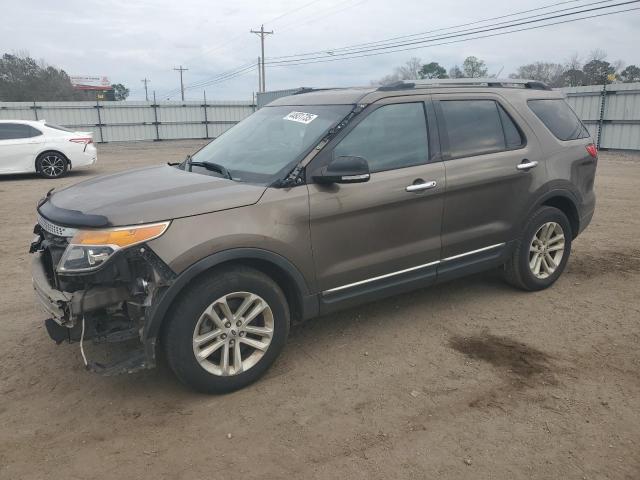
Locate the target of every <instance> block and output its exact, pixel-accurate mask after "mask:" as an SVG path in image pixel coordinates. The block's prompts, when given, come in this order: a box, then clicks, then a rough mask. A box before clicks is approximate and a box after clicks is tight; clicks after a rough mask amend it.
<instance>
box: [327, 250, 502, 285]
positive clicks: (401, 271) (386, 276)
mask: <svg viewBox="0 0 640 480" xmlns="http://www.w3.org/2000/svg"><path fill="white" fill-rule="evenodd" d="M504 245H506V242H502V243H496V244H495V245H489V246H488V247H483V248H478V249H477V250H471V251H469V252H465V253H461V254H459V255H454V256H452V257H447V258H444V259H442V260H436V261H435V262H429V263H425V264H423V265H418V266H415V267H410V268H405V269H404V270H398V271H397V272H391V273H386V274H384V275H379V276H377V277H371V278H367V279H365V280H360V281H359V282H354V283H349V284H347V285H341V286H339V287H335V288H330V289H329V290H324V291H323V292H322V295H326V294H327V293H334V292H339V291H340V290H344V289H346V288H351V287H357V286H359V285H364V284H366V283H370V282H375V281H376V280H382V279H383V278H389V277H393V276H396V275H401V274H403V273H408V272H412V271H414V270H419V269H421V268H427V267H433V266H435V265H438V264H440V263H444V262H449V261H451V260H457V259H458V258H462V257H466V256H468V255H473V254H475V253H480V252H485V251H487V250H491V249H494V248H498V247H502V246H504Z"/></svg>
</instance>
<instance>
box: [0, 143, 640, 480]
mask: <svg viewBox="0 0 640 480" xmlns="http://www.w3.org/2000/svg"><path fill="white" fill-rule="evenodd" d="M200 144H201V143H199V142H197V141H191V142H188V141H180V142H162V143H133V144H107V145H100V146H99V164H98V166H97V168H94V169H92V170H88V171H84V172H81V171H78V172H73V173H72V174H71V175H70V176H69V177H67V178H65V179H62V180H56V181H54V180H44V179H39V178H36V177H33V176H19V177H18V176H15V177H5V178H2V179H0V200H1V201H0V217H1V218H2V228H1V229H0V271H2V272H3V273H4V275H3V276H2V278H1V279H0V305H2V308H1V309H0V324H1V325H2V330H1V331H0V351H1V352H2V353H1V361H0V425H1V427H0V478H2V479H44V478H65V479H72V478H81V479H85V478H92V479H106V478H117V477H119V478H124V479H133V478H154V479H183V478H184V479H190V480H191V479H200V478H202V479H204V478H223V477H227V478H229V477H230V476H232V475H242V476H243V477H245V478H264V479H273V478H326V479H334V478H337V477H338V476H340V477H342V478H346V479H360V478H361V479H375V478H394V479H404V478H411V479H413V478H443V479H466V478H468V479H474V480H475V479H479V478H480V479H482V478H492V479H510V480H513V479H558V478H563V479H572V478H575V479H585V478H586V479H605V478H612V479H613V478H615V479H638V478H640V348H639V345H640V295H639V294H640V242H639V240H638V238H639V237H640V213H639V211H638V209H639V207H640V188H638V185H640V157H638V156H632V155H624V154H614V153H606V152H603V153H602V154H601V157H600V163H599V167H598V178H597V182H596V188H597V192H598V207H597V209H596V215H595V217H594V220H593V222H592V224H591V226H590V227H589V229H587V231H586V232H585V233H584V234H583V235H582V236H580V237H579V238H578V239H577V241H576V242H575V243H574V251H573V253H572V256H571V259H570V261H569V265H568V270H567V271H566V272H565V274H564V275H563V276H562V277H561V278H560V280H559V281H558V282H557V283H556V285H555V286H554V287H553V288H551V289H549V290H546V291H543V292H538V293H523V292H520V291H517V290H514V289H512V288H510V287H508V286H506V285H505V284H503V283H502V282H501V281H500V279H499V278H498V276H497V275H496V274H495V273H487V274H482V275H476V276H473V277H469V278H466V279H462V280H459V281H455V282H451V283H447V284H443V285H440V286H436V287H434V288H431V289H428V290H421V291H417V292H415V293H411V294H407V295H403V296H399V297H396V298H392V299H389V300H384V301H380V302H377V303H372V304H369V305H367V306H365V307H362V308H360V309H353V310H348V311H345V312H343V313H340V314H336V315H331V316H327V317H324V318H319V319H316V320H313V321H310V322H307V323H305V324H303V325H301V326H299V327H296V328H294V329H293V331H292V334H291V337H290V340H289V343H288V346H287V348H286V349H285V351H284V354H283V355H282V356H281V358H280V359H279V360H278V361H277V362H276V364H275V365H274V366H273V367H272V369H271V370H270V371H269V372H268V374H267V375H266V377H264V378H263V379H262V380H261V381H259V382H258V383H257V384H255V385H253V386H251V387H249V388H246V389H244V390H242V391H239V392H236V393H233V394H230V395H225V396H204V395H199V394H195V393H193V392H191V391H189V390H186V389H185V388H184V387H182V386H181V385H180V384H178V382H177V381H176V380H175V379H174V378H173V377H172V375H171V374H170V372H168V370H167V369H166V368H163V367H161V368H158V369H156V370H154V371H148V372H143V373H138V374H135V375H131V376H119V377H110V378H104V377H100V376H97V375H95V374H91V373H88V372H86V371H84V370H83V368H82V367H81V363H80V362H81V359H80V352H79V349H78V348H77V345H60V346H56V345H55V344H54V343H53V342H52V341H50V340H49V338H48V337H47V334H46V332H45V330H44V328H43V325H42V320H43V314H41V313H40V311H39V310H38V308H37V307H36V306H35V301H34V299H33V295H32V291H31V285H30V273H29V260H30V259H29V255H28V254H27V253H26V251H27V248H28V244H29V241H30V239H31V229H32V228H33V223H34V212H35V205H36V201H37V200H38V199H39V198H40V197H41V196H42V195H43V194H44V193H45V192H46V191H47V190H49V189H50V188H52V187H59V186H62V185H66V184H71V183H75V182H78V181H80V180H83V179H86V178H89V177H91V176H93V175H97V174H102V173H107V172H113V171H118V170H124V169H128V168H133V167H137V166H141V165H149V164H154V163H161V162H165V161H167V160H176V159H182V158H184V155H185V154H186V153H188V152H190V151H193V150H194V149H195V148H196V147H197V146H198V145H200Z"/></svg>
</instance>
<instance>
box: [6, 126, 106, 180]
mask: <svg viewBox="0 0 640 480" xmlns="http://www.w3.org/2000/svg"><path fill="white" fill-rule="evenodd" d="M96 159H97V152H96V147H95V146H94V144H93V133H91V132H74V131H72V130H67V129H66V128H63V127H59V126H57V125H51V124H49V123H47V122H46V121H44V120H41V121H28V120H0V175H1V174H12V173H29V172H36V173H39V174H40V175H42V176H43V177H47V178H58V177H62V176H63V175H64V174H65V173H67V172H68V171H69V169H71V168H72V167H73V168H78V167H88V166H90V165H93V164H95V163H96Z"/></svg>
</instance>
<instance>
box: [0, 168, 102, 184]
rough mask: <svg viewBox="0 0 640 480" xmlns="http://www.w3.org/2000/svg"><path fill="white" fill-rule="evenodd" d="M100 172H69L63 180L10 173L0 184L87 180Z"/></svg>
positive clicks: (0, 179) (35, 174) (32, 174)
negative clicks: (86, 178) (73, 179)
mask: <svg viewBox="0 0 640 480" xmlns="http://www.w3.org/2000/svg"><path fill="white" fill-rule="evenodd" d="M99 173H100V172H98V171H96V170H87V169H83V170H71V171H69V172H67V174H66V175H65V176H63V177H61V178H45V177H41V176H40V175H38V174H37V173H35V172H33V173H10V174H6V175H0V182H20V181H31V180H42V181H47V180H49V181H52V182H57V181H64V180H68V179H70V178H79V179H81V178H85V177H92V176H94V175H97V174H99Z"/></svg>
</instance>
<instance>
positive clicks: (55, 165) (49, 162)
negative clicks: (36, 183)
mask: <svg viewBox="0 0 640 480" xmlns="http://www.w3.org/2000/svg"><path fill="white" fill-rule="evenodd" d="M68 169H69V161H68V160H67V159H66V157H65V156H64V155H62V154H61V153H58V152H44V153H42V154H40V156H39V157H38V159H37V160H36V170H37V172H38V173H39V174H40V175H42V176H43V177H46V178H60V177H62V176H64V174H65V173H67V170H68Z"/></svg>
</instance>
